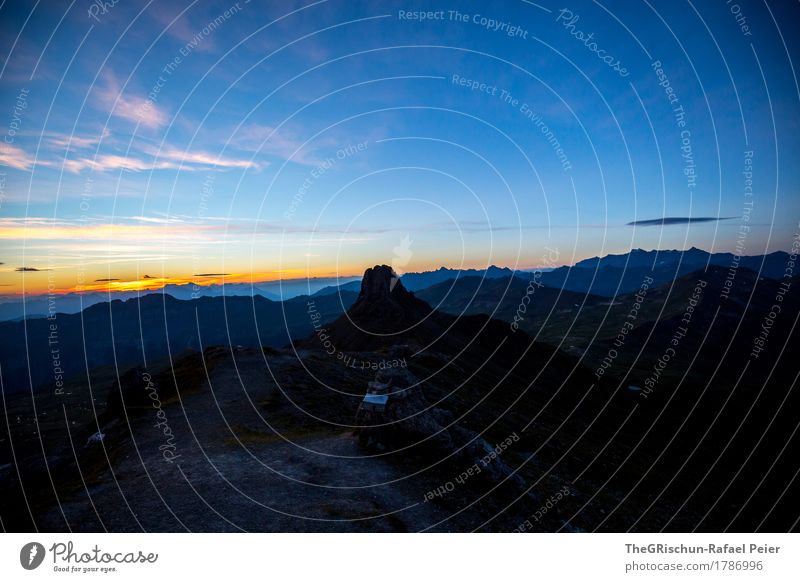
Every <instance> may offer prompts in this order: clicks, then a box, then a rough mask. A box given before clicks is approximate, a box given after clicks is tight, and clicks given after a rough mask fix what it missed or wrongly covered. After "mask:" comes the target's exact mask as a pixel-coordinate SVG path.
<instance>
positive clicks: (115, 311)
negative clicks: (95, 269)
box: [0, 293, 356, 391]
mask: <svg viewBox="0 0 800 582" xmlns="http://www.w3.org/2000/svg"><path fill="white" fill-rule="evenodd" d="M355 298H356V294H355V293H343V294H342V295H341V296H338V295H330V296H328V297H321V298H319V299H318V300H317V301H316V307H317V310H318V311H319V313H320V314H321V317H322V318H323V320H324V321H329V320H331V319H333V318H335V317H336V316H338V315H339V314H340V313H341V312H342V310H343V308H344V307H347V306H349V305H350V303H352V302H353V301H354V300H355ZM307 300H308V297H307V296H306V297H296V298H294V299H290V300H288V301H284V302H276V301H271V300H269V299H265V298H263V297H260V296H256V297H253V298H250V297H202V298H200V299H194V300H190V301H183V300H179V299H175V298H174V297H172V296H170V295H162V294H152V295H145V296H143V297H141V298H140V299H128V300H127V301H121V300H119V299H117V300H114V301H111V302H110V303H98V304H96V305H92V306H91V307H89V308H87V309H85V310H83V311H82V312H81V313H77V314H63V313H62V314H58V315H57V316H56V318H55V319H54V320H49V319H47V318H36V319H28V320H27V321H6V322H2V323H0V365H2V370H3V381H4V389H5V390H7V391H13V390H19V389H22V388H25V387H27V386H29V385H31V384H32V385H33V386H38V385H40V384H44V383H50V384H52V383H53V382H54V363H53V362H54V359H57V360H58V366H57V367H58V368H59V369H60V370H62V372H60V374H61V375H62V379H66V378H69V377H70V376H72V375H74V374H78V373H81V372H83V373H85V372H86V369H87V366H88V368H89V369H91V368H94V367H96V366H103V365H108V364H113V363H115V362H116V363H117V364H119V365H120V366H132V365H138V364H140V363H142V362H144V361H145V359H147V360H157V359H160V358H164V357H166V356H168V355H169V354H177V353H179V352H181V351H183V350H185V349H188V348H191V349H195V350H199V349H202V348H203V347H205V346H210V345H228V346H236V345H245V346H262V345H264V346H274V347H280V346H283V345H286V344H287V343H289V341H291V339H292V338H293V337H302V336H304V335H307V334H308V333H310V331H311V330H312V329H313V322H312V320H311V318H310V317H309V314H308V308H307V305H306V302H307ZM343 305H344V307H343ZM51 325H54V326H55V330H53V329H52V328H51ZM20 338H24V340H23V341H20ZM54 349H57V350H59V351H58V352H57V353H56V352H52V350H54ZM29 370H30V379H29Z"/></svg>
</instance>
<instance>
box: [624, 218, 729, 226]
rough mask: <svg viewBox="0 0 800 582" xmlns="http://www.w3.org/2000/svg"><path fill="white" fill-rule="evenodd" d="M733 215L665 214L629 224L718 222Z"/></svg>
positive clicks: (661, 224) (665, 224) (667, 224)
mask: <svg viewBox="0 0 800 582" xmlns="http://www.w3.org/2000/svg"><path fill="white" fill-rule="evenodd" d="M731 218H732V217H730V216H724V217H717V216H696V217H695V216H693V217H688V216H665V217H664V218H652V219H649V220H634V221H633V222H629V223H628V224H627V226H671V225H674V224H692V223H694V222H718V221H720V220H730V219H731Z"/></svg>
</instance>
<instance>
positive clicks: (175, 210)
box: [0, 0, 800, 294]
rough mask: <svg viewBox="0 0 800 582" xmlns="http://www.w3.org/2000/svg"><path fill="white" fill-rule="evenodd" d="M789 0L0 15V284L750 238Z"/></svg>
mask: <svg viewBox="0 0 800 582" xmlns="http://www.w3.org/2000/svg"><path fill="white" fill-rule="evenodd" d="M798 16H800V8H798V4H797V3H794V2H785V3H771V4H770V5H769V6H767V5H766V4H764V3H761V2H755V1H753V2H748V1H738V0H737V3H734V2H727V3H726V2H722V1H720V2H713V3H712V2H703V3H692V2H682V1H678V2H673V1H669V2H666V1H659V2H654V1H650V2H641V3H639V2H636V3H634V2H602V3H601V2H571V3H569V4H564V3H554V2H550V1H542V2H536V3H534V2H528V1H523V0H520V1H514V0H509V1H508V2H502V3H500V2H468V1H463V2H456V1H450V2H416V3H415V2H349V1H345V0H327V1H326V0H322V1H317V2H310V1H300V2H287V1H281V2H277V1H275V2H259V1H258V0H251V1H249V2H248V1H246V0H241V1H240V2H229V1H228V0H223V1H222V2H202V3H201V2H188V1H174V2H136V1H129V0H117V1H116V2H115V1H114V0H107V1H106V2H101V1H100V0H93V1H92V2H88V1H86V0H75V1H74V2H71V3H70V2H33V1H5V2H3V3H2V5H1V6H0V132H2V134H3V140H2V143H0V263H2V264H0V285H1V286H2V287H0V294H19V293H47V292H50V293H53V292H55V293H63V292H70V291H76V290H77V291H82V290H112V291H113V290H132V289H152V288H158V287H159V286H161V285H163V284H165V283H184V282H188V281H193V282H196V283H200V284H203V283H221V282H248V281H254V282H257V281H264V280H274V279H278V278H295V277H307V276H350V275H355V274H359V273H361V272H363V270H364V269H365V268H367V267H369V266H371V265H374V264H379V263H386V264H391V265H392V266H393V267H395V269H396V270H398V271H400V272H403V271H421V270H430V269H435V268H438V267H440V266H447V267H451V268H459V267H462V268H480V267H486V266H488V265H490V264H495V265H500V266H507V267H513V268H532V267H539V266H555V265H560V264H573V263H575V262H577V261H579V260H581V259H584V258H587V257H592V256H598V255H600V256H602V255H606V254H610V253H623V252H626V251H628V250H630V249H632V248H644V249H648V250H649V249H687V248H690V247H692V246H697V247H700V248H703V249H705V250H709V251H715V252H740V253H742V254H747V255H756V254H763V253H765V252H771V251H774V250H781V249H784V250H785V249H788V248H789V247H790V246H791V241H792V238H793V237H794V236H795V235H796V234H797V233H798V231H799V230H800V227H799V226H798V220H800V196H798V192H799V191H800V169H798V168H800V164H798V160H800V140H798V139H797V136H798V133H799V130H800V127H799V126H800V91H798V83H797V77H796V71H795V68H794V63H795V62H796V61H797V56H798V54H799V52H798V42H800V40H798V38H797V35H796V34H793V33H792V31H791V29H790V27H791V26H792V25H791V23H794V22H797V21H798Z"/></svg>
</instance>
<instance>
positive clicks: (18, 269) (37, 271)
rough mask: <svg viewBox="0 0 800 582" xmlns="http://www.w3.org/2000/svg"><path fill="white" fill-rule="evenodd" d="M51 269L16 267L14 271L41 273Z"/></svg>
mask: <svg viewBox="0 0 800 582" xmlns="http://www.w3.org/2000/svg"><path fill="white" fill-rule="evenodd" d="M51 270H52V269H37V268H36V267H17V268H16V269H14V271H16V272H17V273H39V272H41V271H51Z"/></svg>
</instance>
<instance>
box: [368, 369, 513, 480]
mask: <svg viewBox="0 0 800 582" xmlns="http://www.w3.org/2000/svg"><path fill="white" fill-rule="evenodd" d="M374 384H378V385H381V386H386V387H387V388H386V389H385V390H386V394H387V395H388V401H387V403H386V407H385V409H384V410H383V411H380V412H369V413H363V412H362V413H361V414H360V415H359V417H358V421H359V423H360V425H361V426H360V428H359V429H358V431H357V432H358V437H359V443H360V444H361V446H362V447H363V448H365V449H366V450H367V451H369V452H371V453H383V452H392V451H402V452H401V453H400V454H402V455H404V456H413V457H419V458H423V459H425V460H427V461H440V460H446V463H445V465H448V466H453V467H457V468H459V470H460V469H461V468H465V467H467V468H472V467H477V470H476V471H474V473H471V475H472V474H474V475H475V477H474V478H473V480H472V483H473V485H477V484H482V485H484V486H485V485H487V484H489V485H493V484H497V483H500V482H502V481H506V482H507V484H508V485H510V486H512V487H513V488H514V489H515V490H520V488H521V487H522V485H523V482H522V480H521V479H520V478H519V477H517V476H515V475H512V473H513V471H512V470H511V468H510V467H509V466H508V465H507V464H506V463H505V462H504V461H503V460H502V458H501V456H502V453H503V452H504V451H505V449H506V448H508V446H510V444H511V443H513V442H516V441H518V440H519V436H517V435H516V434H515V435H512V436H509V437H508V439H506V441H507V442H506V441H504V442H503V443H498V444H496V445H491V444H489V443H488V442H487V441H486V440H485V439H484V438H482V437H481V436H479V435H478V434H477V433H475V432H474V431H471V430H469V429H466V428H464V427H462V426H459V425H458V423H456V422H455V419H454V417H453V414H452V413H450V412H449V411H447V410H445V409H442V408H436V407H433V406H431V405H430V403H429V402H428V401H427V399H426V398H425V394H424V385H423V384H421V383H420V382H419V380H418V379H417V377H416V376H415V375H414V374H413V373H411V372H410V371H409V370H408V369H406V368H393V369H386V370H380V371H379V372H378V373H377V374H376V376H375V382H374Z"/></svg>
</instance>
